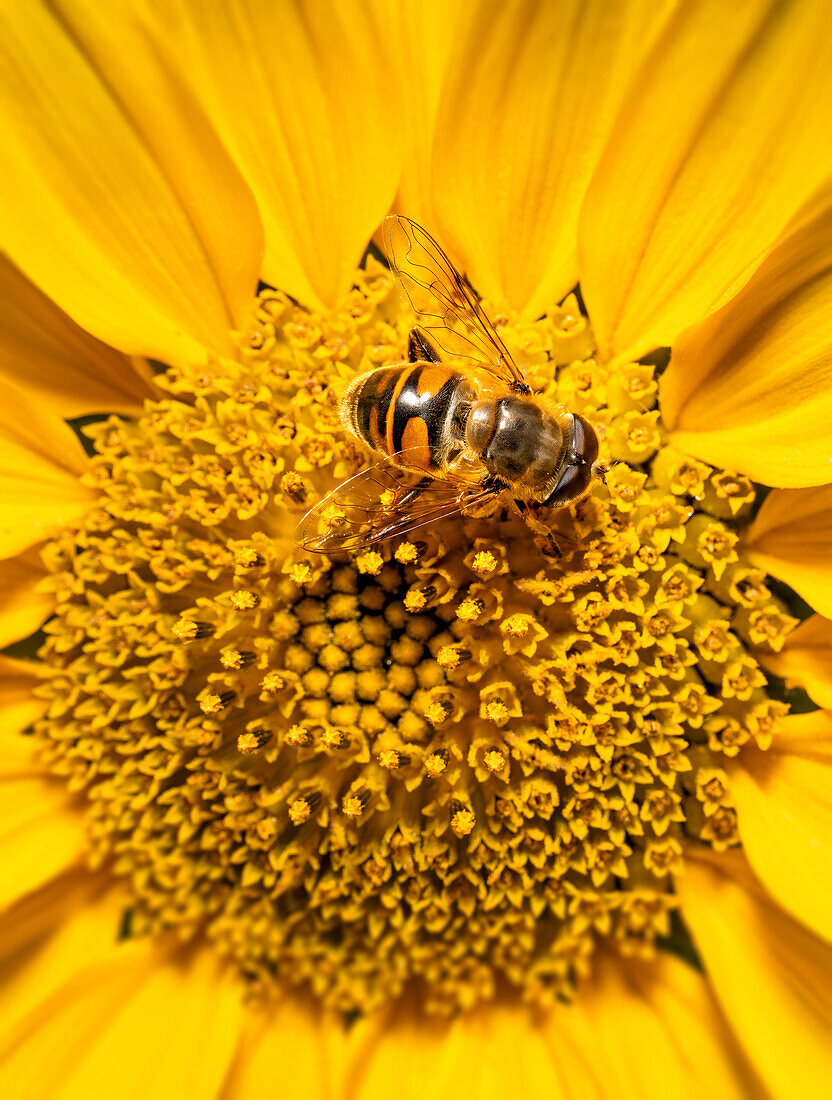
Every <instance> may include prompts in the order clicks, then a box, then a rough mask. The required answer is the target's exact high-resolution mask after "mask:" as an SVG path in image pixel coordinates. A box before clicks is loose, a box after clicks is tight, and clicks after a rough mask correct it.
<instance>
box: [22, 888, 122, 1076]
mask: <svg viewBox="0 0 832 1100" xmlns="http://www.w3.org/2000/svg"><path fill="white" fill-rule="evenodd" d="M85 875H86V878H85ZM79 891H80V892H79ZM68 902H69V903H72V902H75V903H76V907H75V908H74V909H69V910H67V908H66V905H67V903H68ZM125 907H126V902H125V898H124V896H123V895H122V894H121V893H120V892H118V891H115V890H110V891H106V890H105V889H103V888H102V883H101V878H100V876H94V875H90V874H89V872H85V871H84V870H82V869H77V868H76V869H74V870H73V871H70V872H68V873H67V874H65V875H61V876H57V877H56V878H55V879H53V880H51V881H50V882H48V883H46V884H45V885H44V886H43V887H42V888H40V889H39V890H37V891H33V892H32V893H31V894H30V895H29V896H28V897H27V898H25V899H22V900H21V901H19V902H17V903H16V904H15V905H14V906H13V907H12V908H10V909H9V910H8V911H7V912H6V913H4V914H3V916H2V918H0V958H2V978H3V981H2V983H0V1066H1V1065H2V1064H3V1061H4V1058H5V1057H6V1055H7V1053H8V1051H9V1049H10V1048H12V1047H13V1046H14V1044H15V1041H16V1040H17V1038H18V1037H19V1036H20V1035H21V1034H22V1033H24V1032H25V1031H26V1028H25V1021H26V1020H32V1021H34V1020H35V1019H36V1016H37V1013H38V1010H39V1009H40V1007H41V1006H42V1005H48V1004H49V1002H50V1001H51V1000H53V999H54V997H55V996H56V994H57V992H58V991H59V990H60V989H61V988H63V987H66V986H69V985H71V983H72V981H73V979H74V978H75V976H76V975H77V974H78V972H79V971H80V970H82V969H83V968H84V967H85V966H92V965H97V964H98V963H100V962H101V961H102V959H103V960H105V961H106V960H107V959H108V958H111V957H112V953H113V951H114V949H115V948H116V944H117V941H118V935H119V929H120V928H121V926H122V925H123V923H124V909H125ZM26 916H29V917H33V918H34V921H35V928H34V933H35V934H34V935H33V936H31V937H30V936H27V929H26V928H25V927H22V926H21V919H22V918H23V917H26ZM54 916H57V917H62V918H63V919H58V920H53V919H51V918H52V917H54ZM21 947H23V948H24V949H25V950H23V951H21V950H19V948H21ZM16 948H18V950H16ZM0 1073H2V1070H0Z"/></svg>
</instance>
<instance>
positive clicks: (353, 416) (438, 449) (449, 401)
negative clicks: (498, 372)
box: [342, 362, 473, 474]
mask: <svg viewBox="0 0 832 1100" xmlns="http://www.w3.org/2000/svg"><path fill="white" fill-rule="evenodd" d="M472 398H473V393H472V391H471V389H470V387H469V385H468V383H467V381H466V379H465V377H464V375H462V374H460V373H459V372H458V371H454V370H451V369H450V368H449V367H446V366H443V365H442V364H441V363H424V362H421V363H403V364H402V365H401V366H396V367H380V368H379V369H378V370H373V371H370V372H369V373H368V374H363V375H361V377H359V378H356V380H355V381H354V382H353V383H352V385H351V386H350V387H349V389H348V390H347V392H346V394H345V395H344V402H343V406H342V415H343V416H344V419H345V420H346V421H347V424H348V426H349V427H350V428H351V429H352V430H353V431H354V432H355V434H356V435H357V436H359V438H361V439H363V440H364V442H365V443H366V444H367V445H368V446H370V447H372V448H373V449H374V450H376V451H381V452H382V453H383V454H386V455H391V456H393V455H397V454H398V453H399V452H401V451H406V452H407V465H408V466H410V467H414V468H417V469H420V470H424V471H425V472H426V473H431V474H439V473H441V471H442V469H443V465H442V455H443V453H444V451H445V449H446V448H447V441H448V418H449V416H452V415H453V412H454V410H455V409H456V407H457V406H458V405H459V403H460V402H461V401H465V402H469V401H470V400H472Z"/></svg>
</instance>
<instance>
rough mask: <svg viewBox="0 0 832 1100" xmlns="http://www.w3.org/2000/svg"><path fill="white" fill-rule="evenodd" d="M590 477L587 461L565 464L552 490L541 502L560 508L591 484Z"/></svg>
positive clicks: (590, 471)
mask: <svg viewBox="0 0 832 1100" xmlns="http://www.w3.org/2000/svg"><path fill="white" fill-rule="evenodd" d="M592 478H593V473H592V465H591V464H590V463H589V462H581V463H578V464H576V465H574V466H567V467H566V469H565V470H564V471H563V474H562V475H561V478H560V481H558V483H557V485H556V486H555V488H554V490H553V492H552V493H551V494H550V495H549V497H547V499H546V500H544V501H543V503H544V504H545V505H547V507H550V508H562V507H563V505H564V504H569V503H570V502H571V501H573V500H577V499H578V497H581V496H583V495H584V493H585V492H586V491H587V489H588V488H589V486H590V485H591V484H592Z"/></svg>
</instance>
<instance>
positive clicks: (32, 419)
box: [0, 386, 95, 568]
mask: <svg viewBox="0 0 832 1100" xmlns="http://www.w3.org/2000/svg"><path fill="white" fill-rule="evenodd" d="M87 468H88V461H87V458H86V455H85V454H84V451H83V449H82V447H81V444H80V443H79V442H78V439H77V438H76V436H75V433H74V432H73V431H72V429H71V428H69V427H68V426H67V425H66V424H64V422H63V421H62V420H59V419H58V417H57V416H55V415H54V413H51V412H49V411H48V410H46V409H43V408H42V407H41V405H40V402H38V401H37V400H36V399H35V398H33V397H31V396H27V395H25V394H24V393H23V392H22V391H20V390H18V389H16V388H15V387H12V386H5V387H3V388H2V390H1V391H0V499H2V500H3V510H2V514H0V558H9V557H12V556H14V555H16V554H21V553H22V552H23V551H25V550H27V549H28V548H29V547H30V546H33V545H35V543H38V542H41V541H43V539H45V538H48V537H49V536H50V535H51V534H52V533H53V532H54V531H56V530H57V529H58V528H59V527H61V526H62V525H63V524H66V523H70V522H71V521H72V520H74V519H77V518H78V517H79V516H80V515H82V514H83V513H84V511H86V509H87V508H88V507H89V504H90V502H91V501H92V500H93V499H94V496H95V493H94V491H93V490H92V489H89V488H87V487H86V486H84V485H82V484H81V481H80V478H81V475H82V474H83V473H84V472H86V470H87ZM13 568H14V567H13Z"/></svg>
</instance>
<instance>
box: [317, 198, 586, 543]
mask: <svg viewBox="0 0 832 1100" xmlns="http://www.w3.org/2000/svg"><path fill="white" fill-rule="evenodd" d="M383 232H384V243H385V251H386V253H387V257H388V260H389V263H390V267H391V269H392V270H393V272H394V274H395V275H396V277H397V279H398V282H399V285H400V287H401V289H402V291H403V292H404V294H405V295H406V297H407V299H408V301H409V303H410V306H411V308H412V310H413V313H414V315H415V319H416V321H417V324H416V325H415V326H414V327H413V328H412V330H411V332H410V335H409V338H408V347H407V362H404V363H398V364H396V365H395V366H388V367H379V368H377V369H375V370H371V371H367V372H366V373H364V374H361V375H359V376H358V377H357V378H355V379H353V381H352V382H350V384H349V385H348V386H347V389H346V391H345V392H344V395H343V397H342V399H341V404H340V416H341V420H342V422H343V424H344V427H345V428H346V429H347V430H348V431H350V432H351V433H352V434H353V435H355V436H357V438H358V439H359V440H361V442H362V443H365V444H366V445H367V446H368V447H369V448H370V449H371V450H373V451H374V452H376V455H377V456H378V458H377V460H376V461H375V462H374V463H373V465H371V466H370V467H369V468H368V469H366V470H363V471H362V472H361V473H359V474H357V475H356V476H355V477H353V478H350V479H349V480H348V481H345V482H344V483H343V484H342V485H340V486H339V487H338V488H337V489H335V490H334V491H333V492H332V493H330V494H329V496H327V497H325V498H324V499H323V500H321V501H320V502H319V503H318V504H316V505H315V507H314V508H312V509H311V511H309V512H308V513H307V514H306V515H305V516H304V518H303V519H302V520H301V522H300V524H299V526H298V533H297V538H298V542H299V543H300V545H301V546H302V547H303V548H304V549H305V550H311V551H316V552H319V553H326V554H332V553H337V552H339V551H352V550H358V549H361V548H363V547H365V546H371V545H373V544H374V543H378V542H382V541H385V540H387V539H391V538H394V537H396V536H398V535H405V534H407V533H409V532H410V531H413V530H414V529H417V528H419V527H423V526H425V525H427V524H434V523H437V522H439V521H440V520H443V519H446V518H447V517H449V516H452V515H455V514H457V513H459V512H467V511H468V510H469V509H471V508H473V507H475V506H477V505H480V504H482V503H484V502H486V501H488V500H489V498H493V497H495V496H498V495H500V494H504V495H505V496H506V498H508V500H509V501H513V503H514V505H515V506H516V507H517V509H518V510H519V511H520V513H521V515H522V516H523V518H524V519H526V521H527V522H528V523H529V525H530V526H532V528H533V529H534V530H539V526H537V527H536V526H535V525H534V524H533V522H532V521H531V519H530V515H529V513H530V511H533V510H534V509H535V508H536V506H544V507H548V508H562V507H563V506H564V505H566V504H571V503H573V502H574V501H577V500H580V498H581V497H583V496H584V495H585V494H586V493H587V492H588V491H589V489H590V486H591V485H592V483H593V480H594V479H595V478H596V477H601V478H603V473H604V467H603V466H602V465H601V464H600V463H599V462H598V435H597V433H596V431H595V429H594V428H593V427H592V425H591V424H590V423H589V421H588V420H586V419H585V418H584V417H583V416H579V415H578V414H577V413H572V412H568V411H567V410H566V409H565V408H563V407H562V406H560V405H556V404H554V403H552V402H549V401H547V400H545V399H544V398H543V397H541V396H538V395H536V394H534V393H532V390H531V387H530V386H529V384H528V382H527V381H526V378H525V376H524V374H523V372H522V371H521V370H520V368H519V367H518V366H517V364H516V363H515V362H514V360H513V359H512V357H511V355H510V353H509V351H508V349H507V348H506V346H505V344H504V343H503V341H502V340H501V339H500V337H499V335H498V334H497V331H496V329H495V327H494V325H493V323H492V322H491V320H490V319H489V318H488V316H487V315H486V312H485V310H484V309H483V308H482V305H481V303H480V301H479V299H478V297H477V296H476V294H475V293H474V291H473V290H472V288H471V286H470V285H469V284H468V282H467V280H466V279H465V278H464V276H462V275H461V274H460V273H459V272H458V271H457V269H456V268H455V267H454V265H453V264H452V263H451V261H450V260H449V258H448V256H447V255H446V254H445V252H444V251H443V250H442V248H441V247H440V246H439V245H438V244H437V242H436V241H435V240H434V239H433V237H432V236H431V235H430V234H429V233H428V232H427V231H426V230H425V229H423V228H422V227H421V226H420V225H417V224H416V222H413V221H411V220H410V219H409V218H405V217H402V216H399V215H391V216H390V217H388V218H385V220H384V224H383ZM555 550H556V547H555Z"/></svg>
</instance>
